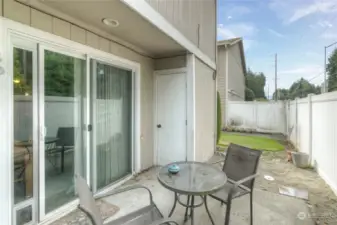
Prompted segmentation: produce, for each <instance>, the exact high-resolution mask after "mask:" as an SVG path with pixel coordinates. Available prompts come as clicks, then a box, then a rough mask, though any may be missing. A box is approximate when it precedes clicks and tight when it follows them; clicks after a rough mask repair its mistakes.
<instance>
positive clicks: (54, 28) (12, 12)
mask: <svg viewBox="0 0 337 225" xmlns="http://www.w3.org/2000/svg"><path fill="white" fill-rule="evenodd" d="M0 1H4V2H3V3H4V4H3V9H2V11H3V12H4V17H6V18H9V19H12V20H14V21H17V22H20V23H24V24H27V25H29V26H32V27H34V28H38V29H41V30H44V31H47V32H49V33H53V34H55V35H58V36H61V37H64V38H67V39H70V40H73V41H76V42H78V43H81V44H85V45H88V46H91V47H94V48H97V49H100V50H102V51H105V52H109V53H111V54H114V55H117V56H120V57H123V58H126V59H129V60H132V61H135V62H138V63H140V65H141V79H140V82H141V87H140V88H141V91H140V92H141V97H140V98H141V103H140V105H141V110H140V111H141V112H140V113H141V135H142V139H141V151H142V152H141V154H140V155H141V169H146V168H149V167H151V166H152V165H153V138H154V137H153V71H154V61H153V60H152V59H150V58H147V57H144V56H141V55H139V54H137V53H135V52H134V51H132V50H130V49H128V48H125V47H124V46H121V45H119V44H116V43H115V42H112V41H109V40H107V39H105V38H102V37H101V36H99V35H96V34H94V33H92V32H90V31H88V30H85V29H83V28H80V27H78V26H77V25H76V24H71V23H69V22H67V21H64V20H60V19H57V18H55V17H53V16H50V15H48V14H45V13H43V12H40V11H37V10H35V9H32V8H30V7H28V6H26V5H23V4H21V3H18V2H15V1H14V0H0ZM0 3H1V2H0ZM0 5H2V4H0ZM136 138H140V137H136Z"/></svg>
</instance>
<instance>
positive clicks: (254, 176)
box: [228, 173, 259, 191]
mask: <svg viewBox="0 0 337 225" xmlns="http://www.w3.org/2000/svg"><path fill="white" fill-rule="evenodd" d="M257 176H259V174H258V173H256V174H253V175H250V176H248V177H245V178H243V179H241V180H238V181H234V180H231V179H228V181H229V182H230V183H232V184H233V185H234V186H233V187H232V188H231V191H234V189H235V188H237V187H240V188H242V189H245V190H246V191H251V190H250V189H249V188H247V187H246V186H244V185H242V184H243V183H245V182H247V181H250V180H253V179H255V178H256V177H257Z"/></svg>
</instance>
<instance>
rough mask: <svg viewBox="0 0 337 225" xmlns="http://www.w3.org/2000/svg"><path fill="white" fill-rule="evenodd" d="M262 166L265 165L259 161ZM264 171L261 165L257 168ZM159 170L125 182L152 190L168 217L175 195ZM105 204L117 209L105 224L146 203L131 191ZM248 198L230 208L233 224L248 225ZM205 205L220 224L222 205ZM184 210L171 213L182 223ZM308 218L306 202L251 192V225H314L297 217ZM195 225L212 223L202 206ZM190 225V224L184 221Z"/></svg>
mask: <svg viewBox="0 0 337 225" xmlns="http://www.w3.org/2000/svg"><path fill="white" fill-rule="evenodd" d="M219 159H220V157H219V156H214V157H213V158H212V159H211V161H216V160H219ZM261 164H264V162H262V163H261ZM260 168H263V165H262V166H261V165H260ZM157 171H158V168H157V167H156V168H152V169H150V170H148V171H146V172H144V173H142V174H141V175H139V176H137V177H136V178H134V179H132V180H130V181H128V182H127V183H126V185H128V184H135V183H137V184H142V185H144V186H146V187H148V188H150V189H151V191H152V193H153V196H154V201H155V202H156V204H157V206H158V208H159V209H160V210H161V212H162V213H163V214H164V215H166V216H167V215H168V213H169V211H170V209H171V207H172V205H173V200H174V195H173V193H172V192H170V191H169V190H167V189H165V188H164V187H162V186H161V185H160V184H159V182H158V181H157V177H156V176H157ZM105 201H107V202H109V203H111V204H114V205H117V206H118V207H120V211H119V212H118V213H116V214H115V215H114V216H113V217H111V218H109V219H108V221H110V220H114V219H116V218H118V217H120V216H123V215H126V214H128V213H130V212H132V211H135V210H137V209H138V208H140V207H142V206H144V205H146V204H147V201H148V196H147V193H146V192H145V191H143V190H134V191H132V192H128V193H126V194H125V193H124V194H119V195H117V196H112V197H108V198H106V199H105ZM248 203H249V196H248V195H247V196H243V197H241V198H238V199H235V200H234V201H233V205H232V214H231V222H230V224H233V225H246V224H247V225H248V224H249V222H248V221H249V204H248ZM208 206H209V209H210V211H211V214H212V217H213V218H214V219H215V223H216V224H223V223H224V217H225V215H224V214H225V206H220V203H219V202H218V201H215V200H213V199H211V198H208ZM184 213H185V210H184V208H183V207H182V206H180V205H177V209H176V210H175V212H174V213H173V217H174V218H175V219H176V220H177V222H179V223H180V224H183V219H184ZM299 213H301V215H308V214H309V211H308V207H307V204H306V203H305V201H303V200H300V199H296V198H291V197H286V196H282V195H279V194H276V193H273V192H270V191H265V190H261V189H259V188H258V187H257V188H255V192H254V224H257V225H260V224H261V225H262V224H275V225H277V224H279V225H283V224H284V225H301V224H305V225H310V224H314V223H313V222H312V220H311V219H308V218H306V219H304V220H301V219H298V214H299ZM195 222H196V224H198V225H199V224H200V225H205V224H211V222H210V220H209V218H208V216H207V213H206V211H205V207H204V206H201V207H200V208H197V209H196V211H195ZM186 224H189V221H188V222H186Z"/></svg>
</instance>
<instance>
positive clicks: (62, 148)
mask: <svg viewBox="0 0 337 225" xmlns="http://www.w3.org/2000/svg"><path fill="white" fill-rule="evenodd" d="M57 138H58V140H57V141H56V149H57V150H58V151H59V152H61V172H64V153H65V152H66V151H69V150H73V149H74V145H75V128H74V127H59V128H58V130H57Z"/></svg>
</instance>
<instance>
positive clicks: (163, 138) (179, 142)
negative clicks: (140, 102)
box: [156, 73, 187, 165]
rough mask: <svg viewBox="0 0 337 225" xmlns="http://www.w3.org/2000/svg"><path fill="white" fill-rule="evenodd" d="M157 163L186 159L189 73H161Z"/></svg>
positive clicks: (159, 81)
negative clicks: (187, 78)
mask: <svg viewBox="0 0 337 225" xmlns="http://www.w3.org/2000/svg"><path fill="white" fill-rule="evenodd" d="M156 89H157V93H156V94H157V95H156V96H157V101H156V102H157V117H156V118H157V121H156V122H157V123H156V129H157V142H156V143H157V145H156V147H157V149H156V150H157V163H158V164H159V165H165V164H168V163H171V162H174V161H185V160H186V150H187V149H186V124H187V121H186V75H185V73H179V74H169V75H158V76H157V88H156Z"/></svg>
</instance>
